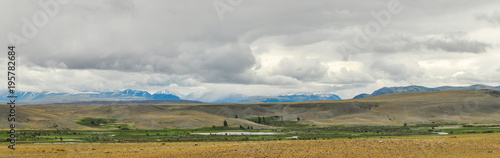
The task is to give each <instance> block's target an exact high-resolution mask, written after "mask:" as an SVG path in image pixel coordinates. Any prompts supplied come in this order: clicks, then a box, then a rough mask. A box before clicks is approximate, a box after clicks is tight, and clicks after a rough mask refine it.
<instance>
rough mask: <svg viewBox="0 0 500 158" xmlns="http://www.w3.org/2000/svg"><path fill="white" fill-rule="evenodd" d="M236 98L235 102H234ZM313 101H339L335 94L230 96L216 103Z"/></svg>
mask: <svg viewBox="0 0 500 158" xmlns="http://www.w3.org/2000/svg"><path fill="white" fill-rule="evenodd" d="M235 96H237V98H238V99H237V100H235V98H236V97H235ZM314 100H341V99H340V97H339V96H337V95H335V94H290V95H280V96H243V95H237V94H232V95H230V96H228V97H225V98H224V99H220V100H217V101H215V102H216V103H279V102H303V101H314Z"/></svg>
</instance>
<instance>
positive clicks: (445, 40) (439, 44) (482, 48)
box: [423, 33, 491, 53]
mask: <svg viewBox="0 0 500 158" xmlns="http://www.w3.org/2000/svg"><path fill="white" fill-rule="evenodd" d="M423 44H424V45H425V47H427V48H428V49H431V50H443V51H447V52H469V53H483V52H486V49H487V48H489V47H491V45H490V44H488V43H484V42H480V41H475V40H470V39H467V37H466V36H465V35H464V34H463V33H456V34H451V35H444V36H442V37H439V38H436V37H434V38H431V39H429V40H428V41H426V42H424V43H423Z"/></svg>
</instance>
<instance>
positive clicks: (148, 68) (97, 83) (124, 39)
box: [0, 0, 500, 100]
mask: <svg viewBox="0 0 500 158" xmlns="http://www.w3.org/2000/svg"><path fill="white" fill-rule="evenodd" d="M30 2H31V1H27V0H21V1H3V2H0V5H1V6H8V7H5V8H4V9H2V11H1V12H2V14H1V15H0V20H1V21H2V24H3V25H1V26H0V28H1V29H0V34H2V35H4V38H0V42H1V43H4V45H7V44H12V43H16V45H17V46H18V51H19V52H20V53H19V60H20V61H19V62H20V70H19V71H20V72H19V73H20V76H21V78H20V81H19V83H20V84H21V85H22V86H21V88H23V87H24V89H23V90H29V91H43V90H49V91H65V92H76V91H82V90H88V91H92V90H117V89H128V88H136V89H141V90H148V91H157V90H161V89H170V90H172V91H174V92H177V93H179V95H181V96H186V97H187V96H190V99H193V98H195V97H194V96H202V95H203V94H205V93H207V94H208V93H210V95H211V96H213V97H211V99H213V100H216V99H217V97H221V96H224V95H228V94H231V93H241V94H245V95H272V94H282V93H293V92H322V93H331V92H333V93H337V94H339V96H340V97H341V98H351V97H353V96H354V95H356V94H359V93H365V92H370V91H373V90H374V89H378V88H380V87H383V86H406V85H410V84H417V85H423V86H441V85H444V84H446V85H468V84H488V85H498V84H500V80H498V77H496V76H499V74H500V71H498V70H499V69H500V65H499V63H498V62H497V61H495V60H494V59H500V58H499V57H500V55H498V53H495V52H497V51H498V42H497V41H500V39H499V38H500V29H499V25H498V24H499V19H500V18H499V16H498V9H496V8H495V6H498V3H499V2H496V1H491V0H480V1H474V2H472V1H466V0H459V1H451V0H445V1H439V2H421V1H408V0H376V1H370V2H363V3H360V2H351V1H349V2H348V1H342V0H333V1H332V0H313V1H307V2H302V1H300V2H299V1H294V2H291V1H286V0H277V1H263V0H254V1H248V0H242V1H241V3H238V4H236V3H232V2H234V1H225V0H214V1H203V2H200V1H195V0H185V1H173V0H167V1H160V0H157V1H138V0H137V1H131V0H128V1H127V0H90V1H77V2H75V1H70V2H67V3H60V2H59V1H56V0H42V1H40V3H30ZM61 2H63V1H61ZM214 2H218V3H214ZM47 4H53V5H47ZM54 4H55V5H54ZM214 4H218V5H216V6H217V7H222V8H223V9H224V11H223V12H222V13H221V12H219V13H218V12H217V9H216V7H214ZM221 4H223V6H221ZM450 4H453V5H450ZM495 4H497V5H495ZM444 5H446V6H447V7H442V6H444ZM47 6H49V7H48V8H49V9H47ZM56 6H57V7H56ZM391 8H399V12H397V13H395V12H394V13H393V12H390V11H391ZM219 9H220V8H219ZM383 12H384V13H391V14H386V15H389V16H390V17H387V16H386V17H385V21H384V20H382V21H381V20H380V18H381V17H382V16H381V15H382V14H379V13H383ZM44 14H45V15H46V16H43V15H44ZM221 16H222V17H223V20H221V18H220V17H221ZM44 17H45V18H44ZM385 22H387V23H385ZM377 26H378V27H377ZM30 28H35V29H36V31H33V30H30ZM366 28H368V29H366ZM368 31H377V32H378V33H377V34H376V35H373V36H368V34H367V33H369V32H368ZM26 35H32V36H26ZM363 36H366V37H368V38H367V39H368V40H369V42H368V43H367V44H366V46H362V47H360V45H356V42H358V43H360V42H361V41H360V40H361V39H363ZM13 37H17V38H13ZM13 39H21V40H13ZM365 40H366V39H365ZM346 44H347V45H351V46H353V47H354V48H355V49H357V50H359V51H357V52H355V53H349V52H346V51H342V50H343V48H344V47H345V45H346ZM0 60H2V61H3V62H6V59H0ZM495 77H496V78H495ZM0 80H1V79H0ZM1 81H2V82H5V81H6V80H5V79H3V80H1ZM208 100H209V99H208Z"/></svg>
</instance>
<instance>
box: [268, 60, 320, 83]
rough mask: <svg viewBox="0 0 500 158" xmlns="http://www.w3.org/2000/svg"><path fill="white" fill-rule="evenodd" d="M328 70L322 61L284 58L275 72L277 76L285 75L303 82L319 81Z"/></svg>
mask: <svg viewBox="0 0 500 158" xmlns="http://www.w3.org/2000/svg"><path fill="white" fill-rule="evenodd" d="M327 72H328V69H327V67H326V66H325V65H323V64H321V62H320V60H315V59H306V58H283V59H282V60H281V61H280V62H279V64H278V67H277V68H276V69H275V70H274V72H273V74H275V75H285V76H290V77H293V78H296V79H298V80H301V81H317V80H320V79H321V78H323V77H324V76H325V74H326V73H327Z"/></svg>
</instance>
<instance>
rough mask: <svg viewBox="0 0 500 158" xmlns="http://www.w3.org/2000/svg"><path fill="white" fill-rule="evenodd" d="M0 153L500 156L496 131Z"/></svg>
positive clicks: (51, 147)
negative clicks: (486, 132)
mask: <svg viewBox="0 0 500 158" xmlns="http://www.w3.org/2000/svg"><path fill="white" fill-rule="evenodd" d="M0 145H5V146H6V144H0ZM0 153H1V154H0V157H500V134H476V135H458V136H417V137H401V138H380V139H379V138H370V139H341V140H316V141H312V140H311V141H303V140H298V141H267V142H201V143H200V142H183V143H165V145H162V143H123V144H100V143H83V144H20V145H19V146H18V148H17V150H16V151H11V150H9V149H7V147H5V148H0Z"/></svg>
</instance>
